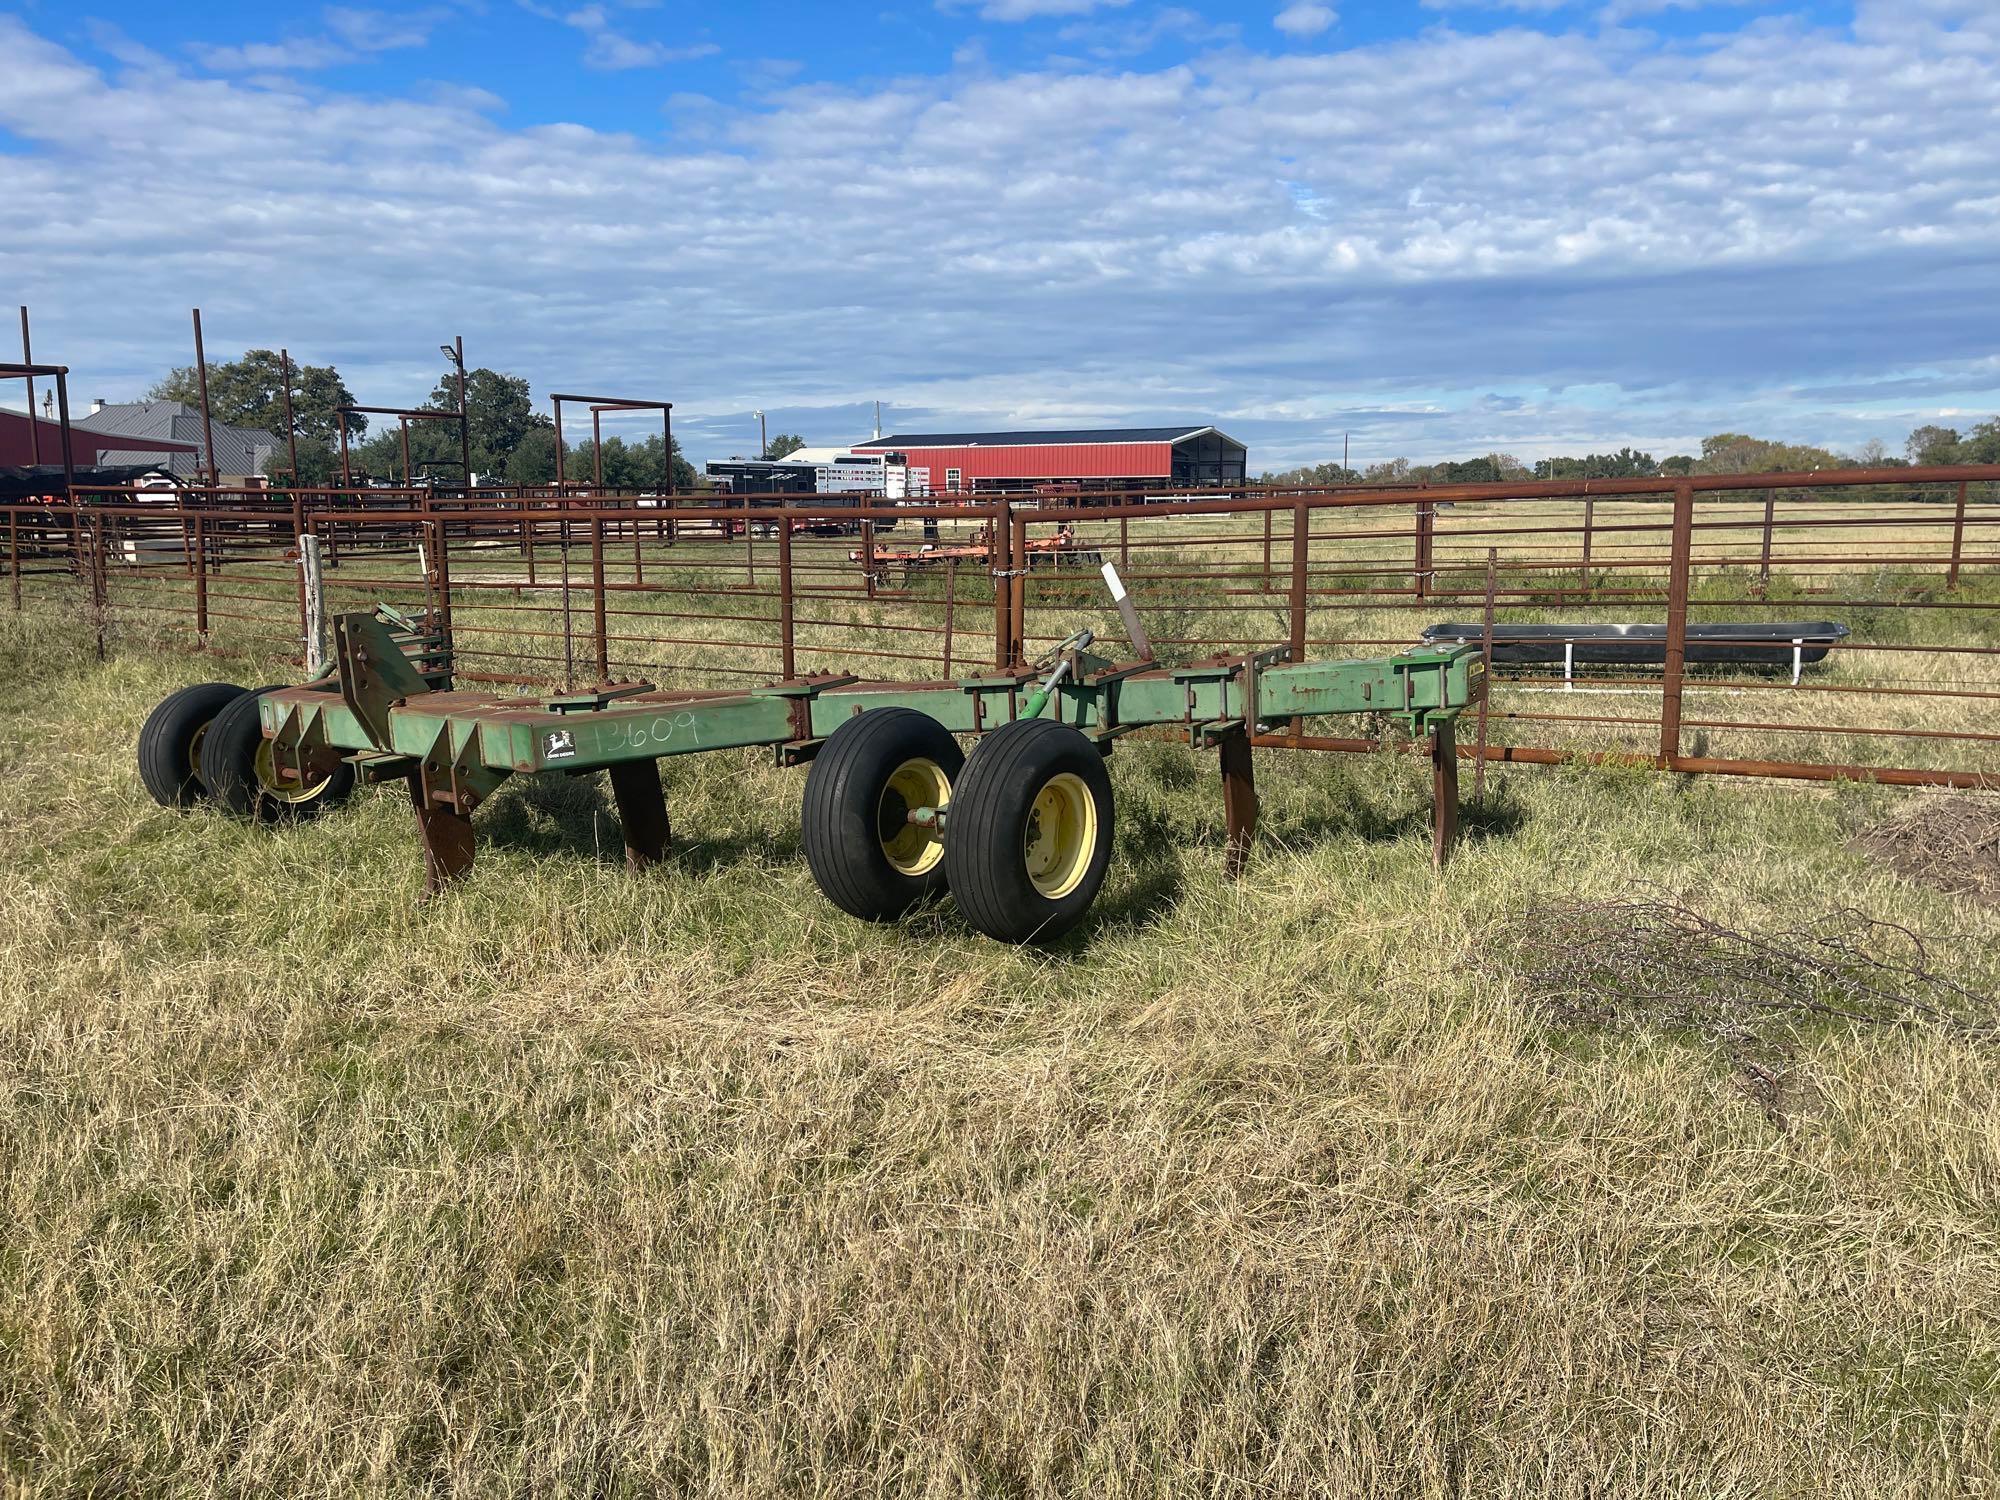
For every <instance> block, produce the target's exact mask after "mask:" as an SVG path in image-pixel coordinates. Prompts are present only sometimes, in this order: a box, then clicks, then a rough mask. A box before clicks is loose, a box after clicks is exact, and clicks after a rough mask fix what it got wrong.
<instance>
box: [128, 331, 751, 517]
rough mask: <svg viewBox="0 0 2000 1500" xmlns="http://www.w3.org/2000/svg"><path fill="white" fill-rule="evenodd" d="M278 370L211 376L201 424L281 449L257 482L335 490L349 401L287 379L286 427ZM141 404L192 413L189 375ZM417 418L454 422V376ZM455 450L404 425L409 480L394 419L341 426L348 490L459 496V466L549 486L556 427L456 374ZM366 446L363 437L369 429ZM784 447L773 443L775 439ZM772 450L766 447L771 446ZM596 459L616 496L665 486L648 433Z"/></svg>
mask: <svg viewBox="0 0 2000 1500" xmlns="http://www.w3.org/2000/svg"><path fill="white" fill-rule="evenodd" d="M285 384H286V382H285V376H284V366H283V362H282V361H281V360H280V359H279V357H278V355H277V353H276V352H275V351H274V350H270V349H251V350H248V351H246V352H245V353H244V355H243V357H242V358H240V359H232V360H225V361H223V362H221V363H219V364H213V365H210V366H209V370H208V404H209V413H210V415H211V416H213V417H214V418H215V419H216V420H217V421H219V422H227V423H229V424H230V425H231V426H236V427H252V428H261V429H263V430H264V431H266V432H270V433H272V434H274V435H275V436H276V437H277V438H278V441H279V444H280V447H279V449H278V452H277V453H276V454H275V455H274V456H273V457H272V459H271V461H270V463H269V464H268V465H266V469H265V472H266V475H267V477H269V478H271V479H272V480H274V481H277V482H279V483H285V482H292V483H297V484H301V485H324V484H335V483H338V482H339V480H340V451H339V447H338V442H339V434H340V418H339V415H338V413H339V412H340V410H341V408H343V407H351V406H353V405H354V404H355V401H354V393H353V392H352V391H350V390H349V389H348V388H347V383H346V381H344V380H342V379H341V376H340V372H339V371H338V370H337V369H335V368H334V367H333V366H332V365H293V366H292V367H291V398H292V399H291V421H290V424H289V426H288V424H287V422H286V406H285ZM146 399H147V400H149V401H182V402H186V403H187V404H189V405H191V406H198V405H199V404H200V403H201V378H200V373H199V372H198V371H197V370H196V369H195V367H194V366H193V365H183V366H181V367H179V368H178V369H175V370H172V371H170V372H169V373H168V374H167V376H166V377H165V378H164V379H162V380H160V381H158V382H157V383H156V384H155V385H154V386H153V387H152V389H150V390H149V391H147V392H146ZM420 409H421V410H425V411H437V412H450V413H453V414H456V413H457V412H458V409H459V407H458V375H457V372H456V371H455V370H447V371H445V373H444V374H443V375H441V376H440V377H439V378H438V382H437V385H436V386H435V387H434V388H433V389H432V391H431V393H430V395H429V396H428V397H427V398H426V399H425V401H424V403H423V405H422V407H421V408H420ZM465 419H466V421H465V429H466V430H465V438H466V444H465V448H466V449H469V454H468V453H467V452H466V451H465V450H462V449H461V446H460V442H459V425H458V423H457V422H455V421H426V420H418V421H415V422H412V423H411V424H410V434H409V473H408V474H405V472H404V466H403V437H402V432H401V426H400V424H399V423H398V422H397V421H396V420H395V419H394V418H387V419H383V420H382V421H380V422H376V423H371V422H370V421H369V417H368V414H367V413H366V412H350V413H349V414H348V416H347V422H346V426H347V440H348V468H349V472H350V473H351V474H352V475H353V476H354V477H355V478H356V479H357V480H360V479H364V478H365V479H387V480H393V481H395V482H398V483H400V482H403V481H405V480H416V481H419V482H420V481H422V480H424V479H425V478H427V477H429V478H435V479H437V480H439V481H440V482H442V483H447V484H462V483H464V482H465V478H466V476H465V475H463V474H461V473H460V472H459V470H460V466H461V462H462V460H463V459H465V458H467V457H469V458H470V463H471V469H472V472H473V473H474V474H477V475H478V476H479V477H480V480H481V482H482V483H485V482H489V481H490V482H499V483H505V484H550V483H553V482H554V480H555V477H556V430H555V422H554V420H553V419H552V418H550V417H549V416H548V415H546V414H545V413H543V412H539V411H537V410H536V409H535V404H534V399H533V396H532V393H531V392H530V390H529V387H528V382H527V381H526V380H525V379H524V378H523V377H521V376H519V375H506V374H502V373H501V372H499V371H497V370H489V369H486V368H485V367H483V366H482V367H480V368H478V369H472V370H467V371H466V372H465ZM371 427H373V428H374V435H373V436H370V435H369V433H370V429H371ZM287 436H291V437H294V438H296V440H297V446H298V474H297V475H296V476H295V477H293V476H291V475H290V469H291V453H290V450H289V447H288V446H286V445H285V439H286V438H287ZM781 440H782V435H781ZM773 446H776V444H775V443H774V444H773ZM564 447H565V452H564V456H563V469H564V473H565V475H566V477H568V478H570V479H573V480H575V479H590V478H592V477H593V473H594V469H593V453H592V447H591V443H590V441H589V440H588V439H587V438H586V439H585V440H583V441H581V442H576V441H568V442H566V443H565V445H564ZM601 459H602V463H603V470H604V484H605V486H606V487H607V488H618V489H660V488H663V487H664V486H665V483H666V479H667V474H668V463H669V458H668V455H667V453H666V451H665V444H664V442H663V441H662V435H661V434H660V433H658V432H655V433H654V434H652V435H651V436H650V437H648V438H646V439H645V440H644V441H643V442H627V441H626V440H625V439H624V438H622V437H608V438H606V439H605V440H604V444H603V449H602V453H601ZM670 461H671V464H672V477H673V484H674V487H675V488H676V489H688V488H691V487H692V486H693V484H694V478H695V475H694V468H693V466H692V465H691V464H689V463H688V461H687V458H686V457H685V455H683V454H682V452H681V445H680V443H679V441H678V440H676V441H675V442H674V444H673V450H672V455H671V460H670Z"/></svg>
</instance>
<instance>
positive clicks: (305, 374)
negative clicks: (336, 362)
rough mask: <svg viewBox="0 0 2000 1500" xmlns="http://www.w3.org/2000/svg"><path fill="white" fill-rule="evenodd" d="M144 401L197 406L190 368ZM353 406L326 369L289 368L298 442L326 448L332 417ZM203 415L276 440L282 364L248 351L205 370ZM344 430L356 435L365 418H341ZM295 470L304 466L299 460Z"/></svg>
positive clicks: (281, 411)
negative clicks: (205, 410)
mask: <svg viewBox="0 0 2000 1500" xmlns="http://www.w3.org/2000/svg"><path fill="white" fill-rule="evenodd" d="M146 399H147V400H148V401H180V402H184V403H186V404H187V405H189V406H197V407H198V406H200V405H201V375H200V372H199V371H197V370H196V369H195V367H194V366H193V365H181V366H180V367H178V368H177V369H173V370H170V371H168V372H167V374H166V376H165V377H164V378H163V379H161V380H159V381H157V382H155V384H154V385H153V387H152V389H151V390H149V391H147V392H146ZM353 404H354V392H352V391H350V390H349V389H348V388H347V382H345V381H344V380H342V379H341V378H340V371H338V370H337V369H335V368H334V367H333V366H332V365H300V364H294V365H293V366H292V421H293V426H294V430H295V431H296V432H297V434H298V436H299V437H300V439H301V440H306V439H310V440H313V441H315V442H319V443H331V442H332V441H333V440H334V436H335V434H336V433H337V431H338V430H339V422H338V419H337V418H336V417H335V415H334V413H335V412H336V411H337V410H338V409H339V408H341V407H343V406H352V405H353ZM208 413H209V415H210V416H212V417H213V418H215V420H216V421H218V422H227V423H229V424H230V425H231V426H232V427H260V428H262V429H263V430H264V431H266V432H274V433H276V434H277V435H278V436H279V437H281V438H282V437H284V436H285V435H286V433H285V377H284V365H283V363H282V362H281V361H280V360H279V358H278V354H277V351H276V350H273V349H250V350H247V351H245V353H244V355H243V357H242V358H241V359H231V360H225V361H223V362H222V363H221V364H216V365H210V366H209V369H208ZM347 430H348V432H349V433H350V434H352V435H355V436H359V435H360V434H362V433H365V432H366V431H367V430H368V418H367V417H365V416H362V415H360V414H356V415H354V416H352V417H349V418H348V419H347ZM299 466H300V467H301V468H303V467H304V466H305V458H304V456H303V455H301V457H300V459H299Z"/></svg>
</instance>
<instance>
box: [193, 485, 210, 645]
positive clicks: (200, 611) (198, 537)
mask: <svg viewBox="0 0 2000 1500" xmlns="http://www.w3.org/2000/svg"><path fill="white" fill-rule="evenodd" d="M194 633H195V638H196V639H197V640H198V641H200V642H201V644H202V645H204V646H206V645H207V644H208V524H207V522H206V521H204V520H203V519H202V518H201V517H200V516H196V517H195V518H194Z"/></svg>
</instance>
